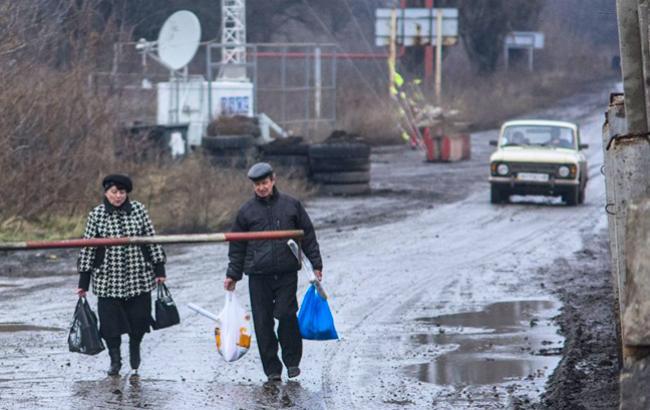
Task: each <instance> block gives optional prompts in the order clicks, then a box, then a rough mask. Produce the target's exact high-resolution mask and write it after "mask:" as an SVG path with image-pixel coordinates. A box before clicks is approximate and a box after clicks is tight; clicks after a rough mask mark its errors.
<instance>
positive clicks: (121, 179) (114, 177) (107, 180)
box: [102, 174, 133, 192]
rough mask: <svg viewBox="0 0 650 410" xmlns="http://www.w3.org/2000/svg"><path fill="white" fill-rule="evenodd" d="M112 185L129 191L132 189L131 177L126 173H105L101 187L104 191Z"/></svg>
mask: <svg viewBox="0 0 650 410" xmlns="http://www.w3.org/2000/svg"><path fill="white" fill-rule="evenodd" d="M113 185H115V186H116V187H117V189H124V190H125V191H126V192H131V190H133V182H131V178H129V177H128V176H126V175H122V174H111V175H106V176H105V177H104V179H103V180H102V187H104V191H108V189H110V187H112V186H113Z"/></svg>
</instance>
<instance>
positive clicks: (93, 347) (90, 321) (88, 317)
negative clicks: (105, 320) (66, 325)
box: [68, 298, 105, 355]
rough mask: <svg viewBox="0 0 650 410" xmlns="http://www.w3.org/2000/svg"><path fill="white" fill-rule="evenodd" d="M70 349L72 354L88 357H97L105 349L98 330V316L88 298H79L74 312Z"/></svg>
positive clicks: (69, 340)
mask: <svg viewBox="0 0 650 410" xmlns="http://www.w3.org/2000/svg"><path fill="white" fill-rule="evenodd" d="M68 347H69V349H70V351H71V352H77V353H82V354H88V355H96V354H97V353H99V352H101V351H102V350H104V349H105V347H104V343H103V342H102V338H101V337H100V336H99V329H98V328H97V316H95V312H93V311H92V309H91V308H90V306H89V305H88V301H87V300H86V298H79V301H78V302H77V307H76V308H75V310H74V315H73V317H72V326H70V333H69V334H68Z"/></svg>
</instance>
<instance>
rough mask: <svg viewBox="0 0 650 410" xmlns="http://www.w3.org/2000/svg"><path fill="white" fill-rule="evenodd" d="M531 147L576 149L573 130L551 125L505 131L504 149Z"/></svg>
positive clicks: (513, 127) (513, 126) (519, 127)
mask: <svg viewBox="0 0 650 410" xmlns="http://www.w3.org/2000/svg"><path fill="white" fill-rule="evenodd" d="M531 145H532V146H541V147H553V148H573V149H575V135H573V129H571V128H568V127H559V126H550V125H511V126H509V127H506V129H505V130H503V136H502V137H501V146H502V147H512V146H531Z"/></svg>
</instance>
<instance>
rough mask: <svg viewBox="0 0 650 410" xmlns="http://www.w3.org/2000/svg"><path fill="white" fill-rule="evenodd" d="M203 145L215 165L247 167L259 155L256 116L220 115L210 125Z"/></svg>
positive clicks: (202, 142)
mask: <svg viewBox="0 0 650 410" xmlns="http://www.w3.org/2000/svg"><path fill="white" fill-rule="evenodd" d="M207 131H208V136H206V137H203V139H202V141H201V146H202V147H203V151H204V152H205V153H206V154H207V155H208V156H209V157H210V160H211V162H212V163H213V164H214V165H218V166H224V167H237V168H245V167H247V166H248V165H250V164H251V163H252V161H253V159H254V158H255V157H256V155H257V150H256V147H255V138H256V137H257V135H259V128H258V125H257V123H256V120H255V119H254V118H249V117H244V116H234V117H219V118H218V119H216V120H215V121H213V122H212V123H210V125H209V126H208V130H207Z"/></svg>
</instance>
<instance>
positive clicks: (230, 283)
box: [223, 276, 237, 291]
mask: <svg viewBox="0 0 650 410" xmlns="http://www.w3.org/2000/svg"><path fill="white" fill-rule="evenodd" d="M236 286H237V281H236V280H234V279H233V278H231V277H229V276H227V277H226V280H225V281H224V282H223V288H224V289H226V290H229V291H233V290H235V287H236Z"/></svg>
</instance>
